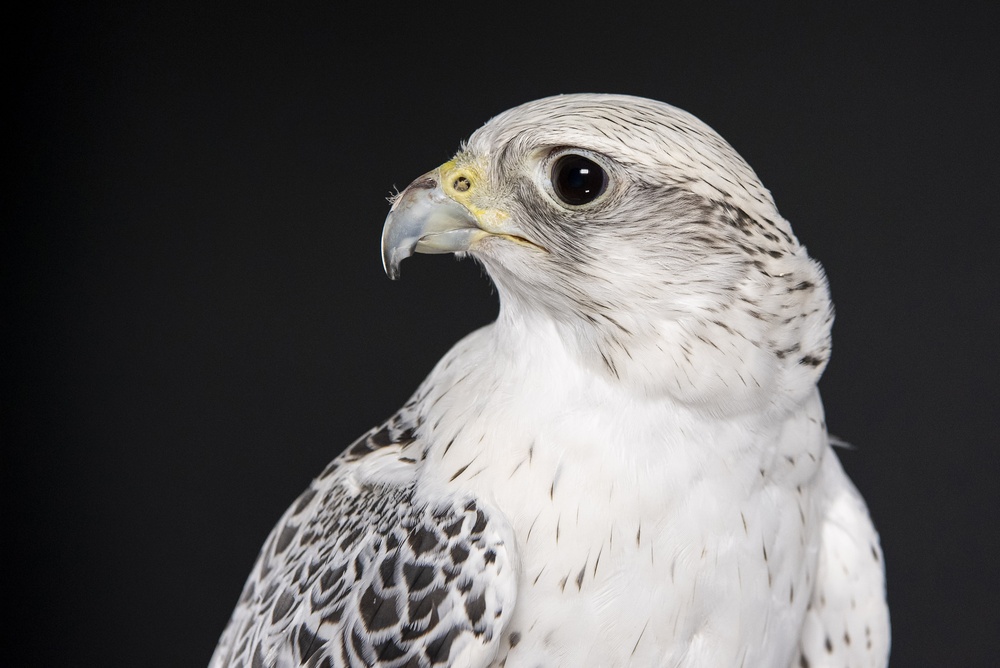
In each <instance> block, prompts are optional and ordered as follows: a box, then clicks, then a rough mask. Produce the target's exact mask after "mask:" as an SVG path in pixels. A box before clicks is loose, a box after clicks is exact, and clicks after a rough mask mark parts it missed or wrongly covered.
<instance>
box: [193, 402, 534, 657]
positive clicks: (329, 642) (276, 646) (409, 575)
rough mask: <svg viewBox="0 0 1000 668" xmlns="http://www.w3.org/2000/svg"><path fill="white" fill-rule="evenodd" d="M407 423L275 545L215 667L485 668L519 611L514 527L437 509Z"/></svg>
mask: <svg viewBox="0 0 1000 668" xmlns="http://www.w3.org/2000/svg"><path fill="white" fill-rule="evenodd" d="M402 422H404V421H403V420H401V419H400V418H399V416H397V418H396V419H394V420H393V421H390V423H389V424H388V425H386V426H384V427H383V428H381V429H379V430H377V431H373V432H372V433H370V434H368V435H366V436H365V437H363V438H362V439H360V440H359V441H358V442H356V443H355V444H354V445H353V446H352V447H351V448H349V449H348V451H347V452H345V453H344V454H343V455H342V456H341V457H339V458H338V459H337V460H335V461H334V462H333V464H331V465H330V467H328V468H327V470H326V471H324V472H323V474H322V475H321V476H320V477H319V478H317V479H316V480H315V481H314V482H313V484H312V485H311V486H310V487H309V489H308V490H306V492H305V493H304V494H302V496H301V497H299V499H298V501H296V503H295V504H294V505H293V506H292V507H291V508H290V509H289V510H288V511H287V512H286V513H285V516H284V517H283V518H282V519H281V521H280V522H279V523H278V524H277V526H276V527H275V528H274V530H273V531H272V532H271V535H270V537H269V538H268V539H267V542H266V543H265V545H264V548H263V550H262V551H261V555H260V557H259V559H258V561H257V564H256V566H255V567H254V570H253V572H252V573H251V575H250V578H249V579H248V581H247V583H246V586H245V588H244V591H243V595H242V596H241V598H240V601H239V603H238V604H237V606H236V610H235V611H234V612H233V615H232V618H231V619H230V622H229V625H228V627H227V628H226V630H225V632H224V633H223V636H222V638H221V640H220V641H219V645H218V647H217V648H216V651H215V655H214V656H213V657H212V662H211V666H212V668H222V667H223V666H226V667H230V666H246V667H247V668H250V667H251V666H252V667H256V666H269V667H270V666H274V667H284V666H386V667H397V666H399V667H402V666H405V667H407V668H417V667H425V666H437V665H452V664H455V663H456V662H460V663H461V664H462V665H467V666H485V665H488V664H489V662H490V661H491V660H492V658H493V656H494V655H495V654H496V651H497V643H498V641H499V638H500V635H501V632H502V629H503V626H504V624H505V623H506V620H507V619H508V617H509V614H508V613H509V611H510V610H511V609H512V608H513V604H514V595H515V586H516V585H515V582H516V577H515V574H514V573H513V569H512V565H511V563H510V561H511V560H510V558H509V555H508V551H507V545H506V543H505V541H504V539H503V536H504V535H506V534H505V527H504V526H503V523H502V521H501V520H498V519H497V518H493V517H491V516H490V515H489V514H488V513H487V512H486V511H485V510H484V509H483V508H482V507H480V504H478V503H477V501H476V500H475V499H473V498H470V497H468V496H465V497H461V498H458V497H455V498H431V499H427V498H424V496H423V495H422V494H421V493H420V492H419V488H418V487H417V486H416V485H415V479H416V473H417V472H418V471H419V468H420V466H422V465H423V464H422V462H421V461H420V459H419V457H418V458H416V459H415V458H411V457H409V456H407V453H410V452H412V451H416V452H419V448H417V447H409V446H416V445H419V444H416V443H413V437H412V434H411V432H410V431H409V430H408V429H406V428H405V426H404V425H403V424H402Z"/></svg>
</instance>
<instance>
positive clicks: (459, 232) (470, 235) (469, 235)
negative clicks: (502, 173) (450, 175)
mask: <svg viewBox="0 0 1000 668" xmlns="http://www.w3.org/2000/svg"><path fill="white" fill-rule="evenodd" d="M442 170H443V168H441V169H435V170H433V171H430V172H428V173H427V174H424V175H423V176H421V177H420V178H419V179H417V180H416V181H414V182H413V183H411V184H410V185H409V186H408V187H407V188H406V190H404V191H403V192H402V193H401V194H400V195H399V197H397V198H396V199H395V201H394V202H393V203H392V209H391V210H390V211H389V215H388V217H387V218H386V219H385V227H384V228H383V229H382V266H383V267H384V268H385V273H386V274H388V276H389V278H391V279H392V280H396V279H397V278H399V264H400V263H401V262H402V261H403V260H405V259H406V258H408V257H410V256H411V255H413V254H414V253H456V252H461V251H467V250H469V247H470V246H471V245H472V244H474V243H475V242H476V241H477V240H479V239H481V238H482V237H484V236H487V235H489V234H490V233H489V232H487V231H485V230H483V229H482V228H481V227H480V226H479V220H478V219H477V218H476V216H475V215H473V214H472V212H471V211H469V209H468V208H466V207H465V205H463V204H460V203H459V202H457V201H455V200H454V199H452V198H451V197H450V196H449V195H448V194H447V193H445V191H444V189H442V187H441V180H442V178H441V177H442V174H441V172H442Z"/></svg>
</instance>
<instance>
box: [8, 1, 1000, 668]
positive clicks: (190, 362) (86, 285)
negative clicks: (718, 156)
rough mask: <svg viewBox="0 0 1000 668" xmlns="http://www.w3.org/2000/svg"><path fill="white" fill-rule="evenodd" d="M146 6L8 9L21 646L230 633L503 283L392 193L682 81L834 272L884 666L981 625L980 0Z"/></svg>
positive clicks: (137, 651) (165, 646)
mask: <svg viewBox="0 0 1000 668" xmlns="http://www.w3.org/2000/svg"><path fill="white" fill-rule="evenodd" d="M129 4H130V3H118V4H116V5H111V4H107V5H91V6H90V7H89V8H86V9H82V8H75V9H69V8H63V7H58V6H53V7H48V8H46V9H42V10H39V13H38V16H37V18H36V19H35V20H33V21H30V22H28V21H26V20H24V22H22V23H13V21H14V19H11V21H12V23H11V24H10V25H9V26H8V30H9V31H11V32H13V33H14V34H13V35H11V36H10V39H9V40H8V45H9V46H8V48H12V50H13V54H12V56H11V58H10V59H9V60H8V65H9V66H10V67H9V71H8V75H9V76H8V78H9V80H11V81H12V82H13V96H12V97H13V100H14V104H13V106H14V111H15V112H16V120H15V122H14V123H13V124H10V125H8V127H7V133H6V141H7V142H8V144H9V150H8V151H7V152H6V154H7V155H8V163H7V169H6V170H5V171H6V173H7V174H8V178H9V184H10V185H9V186H8V188H6V189H5V190H6V192H7V193H8V196H7V197H5V202H4V210H5V211H6V212H7V213H6V214H5V216H4V220H3V235H4V236H3V238H4V241H3V255H4V259H3V263H2V266H0V272H2V274H3V285H4V296H5V299H7V300H8V301H9V302H10V307H9V308H6V309H5V315H4V317H3V328H4V333H5V334H7V335H8V339H9V340H10V343H8V345H7V346H5V348H4V355H3V359H4V367H5V379H6V382H5V383H4V390H3V391H4V395H3V406H2V411H3V413H2V414H3V422H2V438H3V465H2V476H3V479H2V484H3V490H4V494H5V497H6V498H5V501H4V503H3V519H4V539H3V543H2V549H0V554H2V555H3V564H2V565H3V576H2V583H3V584H2V586H3V594H2V596H3V598H2V600H3V601H4V603H5V608H6V609H7V612H8V619H10V618H11V616H13V619H14V621H13V622H10V621H8V622H7V623H6V624H5V626H4V631H5V633H7V634H9V636H10V637H9V639H8V640H7V641H5V642H4V647H5V648H6V649H5V652H6V653H7V654H8V657H7V658H6V659H4V660H3V661H2V663H4V664H5V665H14V666H49V665H57V664H65V665H74V666H112V665H120V666H131V665H136V666H138V665H142V666H181V665H194V666H197V665H202V664H204V663H205V662H207V660H208V658H209V655H210V653H211V651H212V647H213V645H214V642H215V640H216V638H217V636H218V633H219V632H220V631H221V630H222V627H223V625H224V624H225V621H226V619H227V616H228V614H229V611H230V610H231V608H232V606H233V604H234V603H235V601H236V598H237V595H238V593H239V591H240V588H241V585H242V582H243V580H244V578H245V577H246V575H247V573H248V572H249V569H250V566H251V564H252V562H253V560H254V557H255V555H256V552H257V549H258V548H259V546H260V544H261V542H262V541H263V539H264V537H265V535H266V533H267V531H268V530H269V529H270V527H271V526H272V524H273V523H274V521H275V520H276V519H277V518H278V517H279V515H280V514H281V513H282V511H283V510H284V508H285V507H286V505H287V504H288V503H290V502H291V501H292V499H293V498H294V497H295V496H296V495H297V494H298V492H299V491H300V490H301V489H303V488H304V487H305V485H306V484H307V483H308V481H309V479H310V478H311V477H312V476H313V475H315V474H316V473H318V472H319V471H320V470H321V469H322V467H323V466H324V465H325V464H326V463H327V462H328V461H329V460H330V459H331V458H333V457H334V456H335V455H336V454H337V453H338V452H339V450H340V449H341V448H342V447H343V446H344V445H345V444H347V443H348V442H349V441H350V440H352V439H353V438H354V437H356V436H357V435H358V434H360V433H361V432H363V431H364V430H366V429H368V428H369V427H371V426H372V425H374V424H376V423H377V422H379V421H380V420H381V419H383V418H385V417H387V416H388V415H389V414H390V413H391V412H392V411H393V410H394V409H395V408H396V407H398V406H399V405H400V404H401V403H402V402H403V401H404V400H405V399H406V397H407V396H408V395H409V393H410V392H411V391H412V390H413V389H414V388H415V387H416V385H417V384H418V382H419V381H420V380H421V379H422V378H423V376H424V375H425V374H426V373H427V372H428V371H429V369H430V368H431V366H432V365H433V363H434V362H435V360H437V359H438V358H439V357H440V356H441V355H442V354H443V353H444V351H445V350H447V349H448V347H449V346H450V345H451V344H452V343H453V342H454V341H456V340H457V339H458V338H459V337H461V336H462V335H464V334H465V333H467V332H469V331H470V330H472V329H473V328H475V327H478V326H480V325H483V324H485V323H487V322H489V321H490V320H491V319H492V318H493V316H494V315H495V312H496V300H495V296H494V295H493V294H492V293H491V290H490V288H489V285H488V282H487V281H486V280H485V279H484V278H483V277H482V275H481V272H480V271H479V270H478V268H477V267H476V266H475V265H474V264H473V263H471V262H464V263H456V262H455V261H454V260H453V259H451V258H450V257H433V258H432V257H419V258H416V259H415V260H410V261H409V262H408V263H407V264H406V265H405V267H404V270H405V271H404V277H403V280H402V281H401V282H399V283H390V281H389V280H388V279H386V278H385V277H384V275H383V274H382V269H381V266H380V260H379V252H378V242H379V234H380V230H381V225H382V221H383V219H384V216H385V214H386V212H387V209H388V205H387V203H386V201H385V197H386V196H387V195H388V194H389V193H390V192H391V190H392V189H393V187H400V188H401V187H403V186H405V185H406V184H407V183H408V182H409V181H410V180H411V179H412V178H413V177H415V176H417V175H419V174H421V173H423V172H424V171H426V170H427V169H429V168H431V167H434V166H436V165H438V164H439V163H441V162H443V161H444V160H446V159H448V158H449V157H450V155H451V153H452V151H453V150H454V149H456V148H457V146H458V142H459V140H460V139H462V138H463V137H465V136H467V135H468V134H469V133H470V132H471V131H473V130H474V129H475V128H476V127H477V126H479V125H480V124H481V123H483V122H484V121H486V120H487V119H488V118H489V117H490V116H491V115H494V114H496V113H499V112H500V111H503V110H504V109H506V108H508V107H510V106H513V105H515V104H518V103H520V102H524V101H526V100H529V99H533V98H536V97H540V96H544V95H549V94H554V93H561V92H581V91H600V92H624V93H632V94H638V95H645V96H648V97H653V98H658V99H662V100H665V101H668V102H671V103H673V104H675V105H678V106H680V107H682V108H685V109H687V110H689V111H691V112H693V113H694V114H696V115H698V116H699V117H701V118H702V119H703V120H705V121H706V122H707V123H709V124H710V125H712V126H713V127H714V128H715V129H716V130H718V131H719V132H720V133H721V134H722V135H723V136H724V137H726V138H727V139H728V140H729V141H730V142H731V143H732V144H733V145H734V146H735V147H736V148H737V150H739V151H740V152H741V153H742V154H743V155H744V157H746V158H747V160H748V161H749V162H750V164H751V165H752V166H753V167H754V168H755V169H756V170H757V172H758V174H759V175H760V176H761V178H762V179H763V181H764V183H765V185H767V186H768V187H769V188H770V189H771V190H772V192H773V194H774V196H775V199H776V201H777V203H778V207H779V209H780V210H781V211H782V213H783V214H784V215H785V217H787V218H788V219H789V220H791V221H792V224H793V226H794V228H795V230H796V232H797V233H798V235H799V237H800V239H802V241H803V242H804V243H805V244H806V245H808V247H809V249H810V251H811V253H812V254H813V255H814V256H815V257H817V258H818V259H820V260H821V261H822V262H823V263H824V265H825V266H826V268H827V271H828V273H829V277H830V281H831V285H832V290H833V295H834V300H835V303H836V305H837V314H838V315H837V323H836V326H835V328H834V342H835V345H834V351H835V352H834V356H833V361H832V363H831V366H830V367H829V370H828V371H827V373H826V376H825V377H824V379H823V381H822V390H823V393H824V397H825V401H826V405H827V412H828V422H829V424H830V426H831V429H832V430H833V431H834V432H835V433H836V434H838V435H839V436H841V437H842V438H844V439H846V440H848V441H850V442H852V443H854V444H855V446H856V449H854V450H850V451H845V452H842V453H841V455H842V459H843V460H844V463H845V466H846V467H847V469H848V471H849V472H850V473H851V475H852V476H853V478H854V480H855V481H856V482H857V484H858V486H859V488H860V489H861V490H862V492H863V493H864V495H865V496H866V498H867V499H868V502H869V505H870V507H871V512H872V515H873V516H874V518H875V521H876V523H877V525H878V527H879V529H880V530H881V533H882V539H883V545H884V547H885V552H886V555H887V561H888V568H889V597H890V603H891V606H892V612H893V627H894V664H895V665H897V666H916V665H976V664H979V665H989V664H990V663H992V661H995V658H996V656H997V650H998V647H997V644H998V643H997V640H996V638H997V635H998V634H997V631H996V629H997V621H998V620H997V604H996V600H995V599H996V595H997V593H998V591H1000V587H998V584H1000V583H998V578H997V568H996V557H995V551H994V548H995V546H996V542H997V541H996V539H997V528H996V524H997V520H996V513H997V500H998V499H997V496H998V495H997V482H996V473H997V464H996V462H997V458H996V457H997V456H996V454H995V448H996V446H997V428H996V427H997V417H996V411H997V409H998V401H997V398H998V397H997V394H998V393H997V381H998V375H1000V374H998V364H997V358H996V354H995V352H994V351H995V349H996V341H997V340H1000V337H998V336H997V334H998V332H997V306H998V281H997V269H998V250H1000V245H998V233H997V225H998V215H997V214H998V205H997V196H998V190H1000V188H998V184H1000V173H998V172H1000V170H998V168H997V162H998V149H1000V141H998V131H997V120H998V117H997V107H996V98H997V80H998V79H997V75H996V72H997V69H998V60H1000V59H998V51H997V49H996V48H995V46H993V44H994V43H995V40H996V28H997V22H996V17H995V15H993V13H992V12H989V11H988V10H986V9H985V7H986V5H985V4H984V5H982V6H981V7H972V6H970V7H963V8H956V9H950V10H947V11H945V10H943V9H941V10H937V11H933V12H932V11H928V10H921V9H918V8H917V5H916V4H912V5H908V6H901V7H897V8H889V7H882V8H878V9H866V10H860V9H858V10H855V11H846V10H833V9H824V10H814V11H804V10H801V9H798V10H792V9H786V10H784V11H777V10H768V11H764V10H762V9H761V8H759V7H752V6H751V7H746V8H741V7H738V6H731V5H729V4H722V5H712V6H709V5H707V4H706V5H702V6H700V7H699V8H698V9H691V8H690V7H684V8H681V7H671V6H669V5H667V4H664V5H663V6H657V8H656V9H655V10H651V9H650V7H652V6H653V5H652V3H650V7H647V8H645V9H642V10H639V9H628V8H626V7H624V6H621V3H605V4H595V5H584V4H582V3H581V4H579V5H576V6H573V7H568V6H567V7H565V8H562V9H556V8H554V7H551V8H550V7H549V6H547V5H542V4H538V5H536V6H535V7H533V8H531V9H529V10H528V11H515V10H514V9H512V8H511V6H510V5H507V4H505V3H495V4H494V5H492V6H493V7H494V9H493V10H490V9H489V6H490V5H484V3H460V2H451V3H438V4H432V5H427V4H425V3H419V4H417V3H410V5H411V6H408V7H406V8H405V9H403V8H401V7H392V6H390V5H382V4H379V5H370V6H367V7H363V6H357V5H354V4H353V3H352V4H351V5H350V6H349V9H348V6H347V5H345V6H344V8H343V9H338V8H337V4H338V3H334V2H325V3H318V2H314V3H306V4H299V5H295V6H293V5H292V4H291V3H286V4H283V5H282V6H281V7H277V6H275V7H274V8H272V9H270V10H266V11H260V10H251V9H249V8H248V7H247V6H237V5H231V6H223V5H219V4H216V3H208V4H203V3H200V4H198V5H196V6H190V7H182V6H180V5H179V4H176V3H152V4H150V3H131V4H134V5H135V6H132V7H129V6H127V5H129ZM276 4H277V3H276ZM748 4H751V5H752V4H755V3H748Z"/></svg>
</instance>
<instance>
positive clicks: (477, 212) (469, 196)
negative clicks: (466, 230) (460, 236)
mask: <svg viewBox="0 0 1000 668" xmlns="http://www.w3.org/2000/svg"><path fill="white" fill-rule="evenodd" d="M438 175H439V179H440V180H439V182H440V184H441V189H442V190H444V192H445V194H446V195H448V197H450V198H452V199H453V200H455V201H456V202H458V203H459V204H461V205H462V206H464V207H465V208H466V209H468V210H469V212H470V213H471V214H472V215H473V216H475V217H476V220H478V221H479V226H480V227H481V228H482V229H483V230H485V231H487V232H491V233H494V234H503V232H504V230H503V224H502V221H504V220H506V219H507V218H508V216H507V213H506V212H504V211H500V210H499V209H494V208H483V207H481V206H478V205H477V204H476V202H477V201H479V202H481V201H482V192H481V184H482V183H483V181H484V179H483V176H482V171H481V169H480V168H479V167H478V166H476V165H474V164H469V163H467V162H465V161H462V162H459V161H457V160H449V161H448V162H446V163H444V164H443V165H441V166H440V167H438Z"/></svg>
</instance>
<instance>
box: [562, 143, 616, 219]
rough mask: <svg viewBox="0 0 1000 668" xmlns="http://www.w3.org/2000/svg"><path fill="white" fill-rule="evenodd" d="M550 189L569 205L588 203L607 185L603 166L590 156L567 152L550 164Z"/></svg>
mask: <svg viewBox="0 0 1000 668" xmlns="http://www.w3.org/2000/svg"><path fill="white" fill-rule="evenodd" d="M551 179H552V190H554V191H555V194H556V197H558V198H559V199H560V200H562V201H563V202H564V203H566V204H569V205H570V206H580V205H581V204H589V203H590V202H593V201H594V200H595V199H597V198H598V197H600V196H601V194H602V193H603V192H604V191H605V189H607V187H608V175H607V173H606V172H605V171H604V168H603V167H601V166H600V165H598V164H597V163H596V162H594V161H593V160H591V159H590V158H586V157H584V156H582V155H578V154H576V153H567V154H565V155H562V156H559V157H558V158H556V161H555V162H554V163H553V164H552V176H551Z"/></svg>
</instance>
